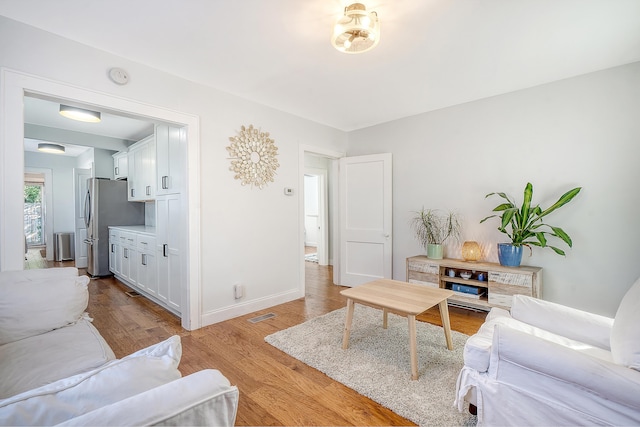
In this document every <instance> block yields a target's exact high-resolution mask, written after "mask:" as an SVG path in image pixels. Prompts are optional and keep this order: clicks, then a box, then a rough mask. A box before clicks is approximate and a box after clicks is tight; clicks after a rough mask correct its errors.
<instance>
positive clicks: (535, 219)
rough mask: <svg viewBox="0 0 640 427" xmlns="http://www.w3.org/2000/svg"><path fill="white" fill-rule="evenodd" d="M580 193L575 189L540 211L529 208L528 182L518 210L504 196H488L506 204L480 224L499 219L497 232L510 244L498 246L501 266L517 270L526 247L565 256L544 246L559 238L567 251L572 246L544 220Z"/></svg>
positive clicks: (531, 195) (529, 189) (561, 232)
mask: <svg viewBox="0 0 640 427" xmlns="http://www.w3.org/2000/svg"><path fill="white" fill-rule="evenodd" d="M581 189H582V187H576V188H574V189H572V190H569V191H567V192H566V193H564V194H563V195H562V196H561V197H560V198H559V199H558V201H557V202H555V203H554V204H552V205H551V206H549V207H548V208H546V209H542V208H541V207H540V205H535V206H532V205H531V199H532V198H533V185H531V183H530V182H529V183H527V185H526V186H525V188H524V199H523V201H522V205H521V206H520V207H518V206H517V205H516V203H515V201H514V200H512V199H511V198H510V197H509V196H507V195H506V194H505V193H489V194H487V195H486V196H485V198H487V197H490V196H494V195H497V196H500V197H501V198H503V199H505V200H506V203H501V204H499V205H498V206H496V207H495V208H494V209H493V212H502V213H501V214H499V215H498V214H496V215H491V216H488V217H486V218H484V219H483V220H482V221H480V223H483V222H485V221H486V220H488V219H489V218H493V217H499V218H500V226H499V227H498V230H499V231H501V232H502V233H505V234H506V235H507V236H508V237H509V239H511V243H498V259H499V260H500V264H502V265H507V266H511V267H517V266H519V265H520V262H521V261H522V247H523V246H527V247H528V248H529V250H531V246H530V245H533V246H539V247H541V248H551V249H552V250H553V251H554V252H555V253H557V254H558V255H563V256H564V255H565V253H564V251H563V250H562V249H560V248H557V247H555V246H551V245H549V244H548V243H547V236H552V237H556V238H559V239H560V240H562V241H563V242H564V243H566V244H567V246H569V247H572V246H573V242H572V241H571V237H569V235H568V234H567V233H566V232H565V231H564V230H563V229H562V228H560V227H555V226H552V225H549V224H546V223H545V222H544V221H543V218H544V217H546V216H547V215H549V214H550V213H551V212H553V211H555V210H556V209H559V208H561V207H562V206H564V205H566V204H567V203H569V202H570V201H571V200H573V198H574V197H575V196H576V195H577V194H578V193H579V192H580V190H581Z"/></svg>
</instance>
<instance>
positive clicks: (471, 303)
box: [407, 255, 542, 311]
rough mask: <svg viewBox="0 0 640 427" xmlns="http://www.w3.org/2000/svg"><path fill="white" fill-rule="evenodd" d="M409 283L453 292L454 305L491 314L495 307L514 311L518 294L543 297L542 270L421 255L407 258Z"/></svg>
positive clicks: (451, 301)
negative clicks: (512, 302)
mask: <svg viewBox="0 0 640 427" xmlns="http://www.w3.org/2000/svg"><path fill="white" fill-rule="evenodd" d="M407 281H408V282H409V283H416V284H420V285H425V286H433V287H437V288H445V289H451V290H452V291H454V295H453V296H452V297H450V298H449V304H450V305H457V306H461V307H466V308H472V309H476V310H486V311H488V310H490V309H491V307H502V308H507V309H508V308H510V307H511V301H512V299H513V296H514V295H517V294H524V295H529V296H532V297H535V298H539V296H540V293H541V292H540V290H541V286H542V268H541V267H530V266H520V267H505V266H502V265H500V264H497V263H491V262H468V261H463V260H459V259H449V258H444V259H431V258H427V257H426V256H424V255H418V256H413V257H410V258H407Z"/></svg>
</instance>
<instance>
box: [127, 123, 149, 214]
mask: <svg viewBox="0 0 640 427" xmlns="http://www.w3.org/2000/svg"><path fill="white" fill-rule="evenodd" d="M127 162H128V170H129V175H128V177H127V183H128V184H127V187H128V190H129V201H132V202H134V201H138V202H140V201H148V200H155V197H156V139H155V135H151V136H148V137H146V138H144V139H143V140H141V141H138V142H136V143H135V144H133V145H132V146H131V147H129V152H128V160H127Z"/></svg>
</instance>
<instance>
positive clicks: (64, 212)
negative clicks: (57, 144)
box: [24, 151, 76, 233]
mask: <svg viewBox="0 0 640 427" xmlns="http://www.w3.org/2000/svg"><path fill="white" fill-rule="evenodd" d="M24 164H25V167H31V168H43V169H51V171H52V181H53V182H52V188H45V191H51V192H52V194H53V212H52V213H51V214H52V215H53V233H73V232H74V230H75V224H74V218H75V213H74V198H73V168H75V167H76V158H75V157H69V156H60V155H56V154H45V153H36V152H33V151H26V152H25V153H24ZM47 215H49V213H47Z"/></svg>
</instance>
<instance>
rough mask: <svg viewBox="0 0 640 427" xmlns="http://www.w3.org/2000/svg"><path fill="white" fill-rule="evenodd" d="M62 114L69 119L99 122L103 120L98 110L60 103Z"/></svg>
mask: <svg viewBox="0 0 640 427" xmlns="http://www.w3.org/2000/svg"><path fill="white" fill-rule="evenodd" d="M60 114H61V115H63V116H64V117H66V118H68V119H73V120H78V121H80V122H89V123H98V122H100V120H101V118H100V113H99V112H97V111H91V110H85V109H84V108H77V107H70V106H68V105H62V104H60Z"/></svg>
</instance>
